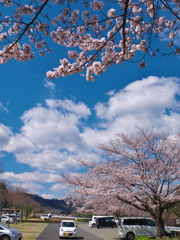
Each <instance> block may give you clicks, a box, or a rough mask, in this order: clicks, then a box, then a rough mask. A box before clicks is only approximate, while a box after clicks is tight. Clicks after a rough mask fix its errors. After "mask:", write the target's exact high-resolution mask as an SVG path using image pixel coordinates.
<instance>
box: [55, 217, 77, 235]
mask: <svg viewBox="0 0 180 240" xmlns="http://www.w3.org/2000/svg"><path fill="white" fill-rule="evenodd" d="M76 228H77V226H76V223H75V221H74V220H62V221H61V224H60V226H59V238H63V237H65V238H76V237H77V233H76Z"/></svg>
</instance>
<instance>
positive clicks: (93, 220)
mask: <svg viewBox="0 0 180 240" xmlns="http://www.w3.org/2000/svg"><path fill="white" fill-rule="evenodd" d="M100 217H110V218H112V219H114V217H113V216H100V215H94V216H92V219H91V220H90V221H89V223H88V225H89V227H96V219H97V218H100Z"/></svg>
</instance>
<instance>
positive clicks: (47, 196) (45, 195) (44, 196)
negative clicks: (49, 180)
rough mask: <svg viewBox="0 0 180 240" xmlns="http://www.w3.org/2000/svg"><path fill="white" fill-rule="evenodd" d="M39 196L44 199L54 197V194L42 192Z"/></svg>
mask: <svg viewBox="0 0 180 240" xmlns="http://www.w3.org/2000/svg"><path fill="white" fill-rule="evenodd" d="M41 197H42V198H45V199H52V198H55V197H54V195H52V194H42V195H41Z"/></svg>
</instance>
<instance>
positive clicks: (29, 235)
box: [10, 222, 48, 240]
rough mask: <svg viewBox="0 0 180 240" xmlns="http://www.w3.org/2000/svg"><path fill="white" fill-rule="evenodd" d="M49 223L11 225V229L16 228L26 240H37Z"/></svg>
mask: <svg viewBox="0 0 180 240" xmlns="http://www.w3.org/2000/svg"><path fill="white" fill-rule="evenodd" d="M47 225H48V223H44V222H42V223H28V222H25V223H18V224H11V225H10V227H12V228H15V229H17V230H19V231H20V232H22V235H23V239H24V240H35V239H36V238H37V237H38V236H39V235H40V233H41V232H42V231H43V230H44V229H45V227H46V226H47Z"/></svg>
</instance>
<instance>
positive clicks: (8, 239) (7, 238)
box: [0, 235, 11, 240]
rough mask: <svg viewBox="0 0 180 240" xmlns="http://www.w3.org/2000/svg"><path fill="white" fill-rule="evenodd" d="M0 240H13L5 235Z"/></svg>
mask: <svg viewBox="0 0 180 240" xmlns="http://www.w3.org/2000/svg"><path fill="white" fill-rule="evenodd" d="M0 240H11V239H10V237H9V236H8V235H3V236H2V237H1V238H0Z"/></svg>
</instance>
